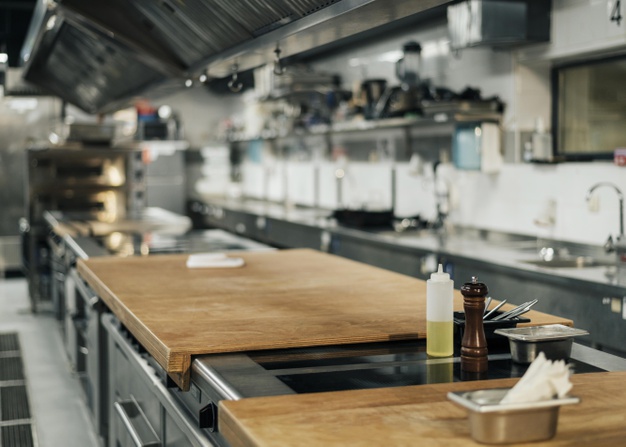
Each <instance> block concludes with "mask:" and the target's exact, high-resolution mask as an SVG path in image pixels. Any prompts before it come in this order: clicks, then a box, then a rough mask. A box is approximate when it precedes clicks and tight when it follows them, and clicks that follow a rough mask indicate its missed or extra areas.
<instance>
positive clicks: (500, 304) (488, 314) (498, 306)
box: [483, 300, 506, 320]
mask: <svg viewBox="0 0 626 447" xmlns="http://www.w3.org/2000/svg"><path fill="white" fill-rule="evenodd" d="M505 303H506V300H502V301H501V302H500V303H499V304H498V305H497V306H496V307H494V308H493V309H491V310H490V311H489V312H488V313H487V314H485V315H484V316H483V320H487V319H488V318H489V316H490V315H491V314H493V313H494V312H495V311H496V310H498V309H500V308H501V307H502V306H503V305H504V304H505Z"/></svg>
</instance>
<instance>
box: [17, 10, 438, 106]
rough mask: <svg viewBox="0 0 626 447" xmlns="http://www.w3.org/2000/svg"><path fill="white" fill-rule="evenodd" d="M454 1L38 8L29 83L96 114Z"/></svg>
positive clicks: (27, 58) (28, 58)
mask: <svg viewBox="0 0 626 447" xmlns="http://www.w3.org/2000/svg"><path fill="white" fill-rule="evenodd" d="M447 3H450V1H449V0H419V1H417V0H394V1H388V0H240V1H232V0H90V1H88V2H86V1H84V0H56V1H52V0H40V1H39V3H38V5H37V9H36V12H35V14H34V17H33V23H32V24H31V30H30V32H29V36H28V37H27V41H26V44H25V49H24V51H23V61H24V70H25V71H24V77H25V79H26V80H28V81H30V82H32V83H34V84H37V85H39V86H41V87H44V88H46V89H47V90H48V91H50V92H52V93H54V94H56V95H58V96H60V97H61V98H63V99H65V100H66V101H68V102H70V103H72V104H74V105H76V106H78V107H80V108H82V109H84V110H85V111H87V112H90V113H96V112H109V111H113V110H115V109H118V108H120V107H121V106H122V105H124V104H127V103H128V102H129V101H130V100H131V99H132V98H133V96H135V95H138V94H142V93H145V92H146V91H148V90H150V91H151V93H152V92H153V91H152V90H151V89H152V88H153V87H155V86H158V87H159V88H160V89H163V90H165V91H169V90H171V89H172V88H183V84H184V80H186V79H189V78H196V77H198V76H199V75H200V74H204V73H208V75H209V76H210V77H215V78H224V77H226V76H229V75H230V74H232V73H233V72H234V71H245V70H249V69H252V68H256V67H258V66H261V65H263V64H266V63H268V62H271V61H272V60H273V59H274V58H275V57H276V49H277V48H278V49H279V50H280V53H279V54H280V56H281V57H284V58H287V57H291V56H295V55H297V54H299V53H302V52H305V51H309V50H312V49H315V48H318V47H323V46H325V45H328V44H331V43H333V42H336V41H340V40H342V39H345V38H349V37H354V36H356V35H358V34H361V33H364V32H368V31H370V30H372V29H374V28H377V27H380V26H382V25H385V24H388V23H391V22H394V21H396V20H401V19H406V18H408V17H411V16H415V15H417V14H419V13H421V12H423V11H426V10H430V9H431V8H435V7H437V6H441V5H444V4H447Z"/></svg>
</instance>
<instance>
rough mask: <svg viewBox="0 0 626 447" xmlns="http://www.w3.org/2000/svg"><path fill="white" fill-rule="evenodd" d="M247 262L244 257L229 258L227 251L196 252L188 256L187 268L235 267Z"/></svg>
mask: <svg viewBox="0 0 626 447" xmlns="http://www.w3.org/2000/svg"><path fill="white" fill-rule="evenodd" d="M244 264H245V262H244V260H243V259H242V258H229V257H228V256H226V254H225V253H196V254H193V255H189V257H188V258H187V268H190V269H193V268H234V267H242V266H243V265H244Z"/></svg>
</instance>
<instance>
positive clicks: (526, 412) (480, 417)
mask: <svg viewBox="0 0 626 447" xmlns="http://www.w3.org/2000/svg"><path fill="white" fill-rule="evenodd" d="M509 389H510V388H496V389H490V390H477V391H463V392H451V393H448V398H449V399H450V400H452V401H453V402H455V403H457V404H459V405H461V406H463V407H465V408H467V409H468V419H469V425H470V434H471V436H472V438H473V439H474V440H475V441H478V442H481V443H484V444H512V443H519V442H533V441H542V440H546V439H550V438H552V437H554V435H555V434H556V430H557V425H558V419H559V408H560V407H561V406H562V405H570V404H576V403H579V402H580V399H579V398H577V397H564V398H562V399H550V400H546V401H540V402H526V403H512V404H501V403H500V401H501V400H502V398H503V397H504V396H505V395H506V393H507V392H508V391H509Z"/></svg>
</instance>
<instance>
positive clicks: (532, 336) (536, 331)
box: [495, 324, 589, 363]
mask: <svg viewBox="0 0 626 447" xmlns="http://www.w3.org/2000/svg"><path fill="white" fill-rule="evenodd" d="M495 333H496V334H499V335H504V336H505V337H507V338H508V339H509V346H510V348H511V358H512V359H513V361H514V362H517V363H531V362H532V361H533V360H535V358H537V355H539V353H540V352H543V353H544V354H545V356H546V358H547V359H548V360H567V359H569V358H570V355H571V353H572V343H573V337H577V336H580V335H588V334H589V332H587V331H585V330H582V329H575V328H571V327H568V326H563V325H561V324H553V325H548V326H535V327H523V328H513V329H497V330H496V331H495Z"/></svg>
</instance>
